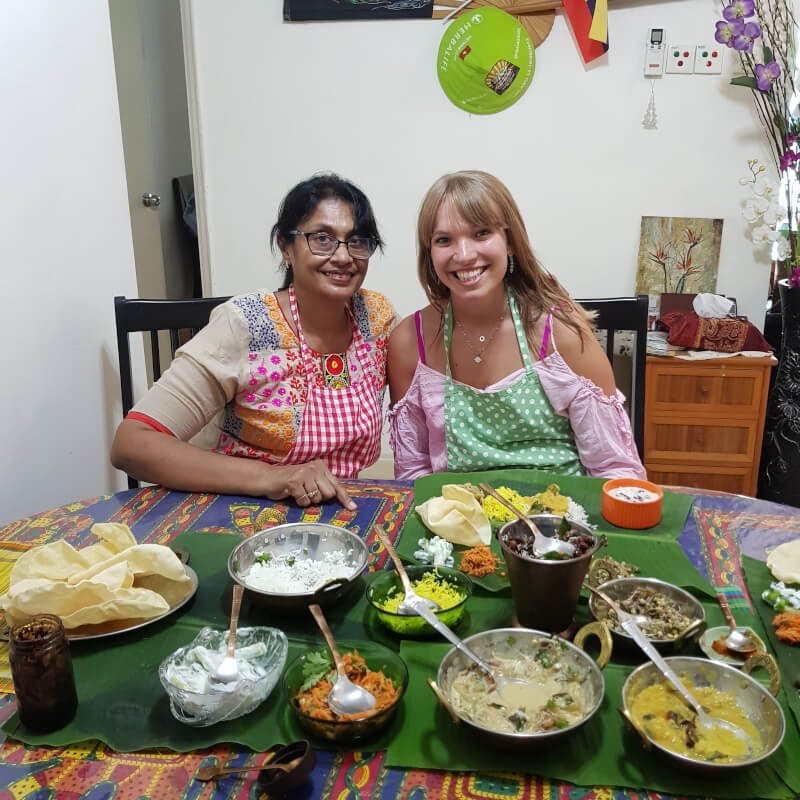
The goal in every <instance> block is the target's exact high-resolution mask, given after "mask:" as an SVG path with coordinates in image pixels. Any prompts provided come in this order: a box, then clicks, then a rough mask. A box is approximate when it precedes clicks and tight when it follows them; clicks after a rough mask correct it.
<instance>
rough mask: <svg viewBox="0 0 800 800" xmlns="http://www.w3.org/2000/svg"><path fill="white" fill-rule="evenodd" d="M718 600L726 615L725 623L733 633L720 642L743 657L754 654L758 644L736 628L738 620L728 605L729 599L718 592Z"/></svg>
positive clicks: (721, 638) (722, 638) (723, 637)
mask: <svg viewBox="0 0 800 800" xmlns="http://www.w3.org/2000/svg"><path fill="white" fill-rule="evenodd" d="M717 600H719V604H720V607H721V608H722V613H723V614H724V615H725V621H726V622H727V623H728V627H729V628H730V629H731V632H730V633H729V634H728V635H727V636H722V637H720V639H719V640H718V641H720V642H722V644H724V645H725V647H727V648H728V650H734V651H735V652H737V653H741V654H742V655H745V654H748V653H754V652H755V651H756V650H757V649H758V647H757V646H756V643H755V642H754V641H753V640H752V639H751V638H750V637H749V636H748V635H747V634H746V633H744V631H742V630H740V629H739V628H738V627H737V626H736V620H735V619H734V618H733V614H732V613H731V607H730V606H729V605H728V598H727V597H725V595H724V594H722V592H717Z"/></svg>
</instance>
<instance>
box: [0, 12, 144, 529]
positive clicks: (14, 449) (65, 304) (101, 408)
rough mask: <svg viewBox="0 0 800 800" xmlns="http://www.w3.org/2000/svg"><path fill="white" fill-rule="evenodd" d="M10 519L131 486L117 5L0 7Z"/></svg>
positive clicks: (4, 492) (5, 480) (0, 455)
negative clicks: (122, 347)
mask: <svg viewBox="0 0 800 800" xmlns="http://www.w3.org/2000/svg"><path fill="white" fill-rule="evenodd" d="M0 108H2V117H3V123H2V125H0V175H2V176H3V178H2V187H3V189H2V192H0V248H1V249H0V253H2V265H1V266H0V275H2V278H1V279H0V280H2V286H1V287H0V296H1V297H2V313H1V314H0V342H2V374H3V379H4V388H3V391H2V392H0V417H2V419H3V425H2V446H0V475H1V476H2V480H0V523H3V522H7V521H9V520H13V519H17V518H19V517H22V516H25V515H29V514H33V513H35V512H37V511H40V510H44V509H48V508H51V507H53V506H56V505H59V504H63V503H67V502H70V501H73V500H77V499H80V498H84V497H91V496H94V495H97V494H99V493H102V492H107V491H113V490H116V489H119V488H122V487H123V482H122V476H121V475H119V473H117V472H116V471H115V470H113V469H112V468H111V466H110V464H109V461H108V451H109V448H110V442H111V436H112V435H113V431H114V429H115V427H116V424H117V423H118V421H119V419H120V416H121V409H120V405H121V404H120V401H119V377H118V372H117V356H116V339H115V333H114V312H113V297H114V295H115V294H127V295H135V294H136V280H135V275H134V266H133V251H132V246H131V232H130V222H129V217H128V204H127V197H126V188H125V175H124V168H123V159H122V140H121V135H120V123H119V109H118V106H117V94H116V86H115V81H114V60H113V55H112V50H111V33H110V29H109V15H108V2H107V0H81V2H80V3H64V2H63V0H4V2H3V3H2V5H1V6H0Z"/></svg>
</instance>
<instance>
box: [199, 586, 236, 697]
mask: <svg viewBox="0 0 800 800" xmlns="http://www.w3.org/2000/svg"><path fill="white" fill-rule="evenodd" d="M242 592H244V586H242V584H241V583H234V585H233V597H232V600H231V624H230V626H229V627H228V648H227V651H226V653H225V657H224V658H223V659H222V661H220V662H219V666H218V667H217V668H216V669H215V670H214V671H213V672H212V673H210V674H209V676H208V686H209V688H210V689H212V690H214V691H218V692H230V691H233V689H234V687H235V685H236V683H237V682H238V681H239V664H238V663H237V662H236V656H235V653H236V628H237V627H238V625H239V609H240V608H241V607H242Z"/></svg>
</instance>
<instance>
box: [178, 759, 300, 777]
mask: <svg viewBox="0 0 800 800" xmlns="http://www.w3.org/2000/svg"><path fill="white" fill-rule="evenodd" d="M304 758H305V756H298V757H297V758H295V759H292V760H291V761H289V762H287V763H286V764H261V765H260V766H247V765H245V766H242V767H217V766H214V765H213V764H210V765H208V766H206V767H200V769H198V770H197V772H195V774H194V777H195V778H196V779H197V780H198V781H213V780H216V779H217V778H220V777H222V776H223V775H235V774H236V773H238V772H261V771H262V770H268V769H279V770H282V771H283V772H291V771H292V770H293V769H294V768H295V767H297V766H298V765H299V764H300V762H301V761H302V760H303V759H304Z"/></svg>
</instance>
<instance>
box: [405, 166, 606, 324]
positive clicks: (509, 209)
mask: <svg viewBox="0 0 800 800" xmlns="http://www.w3.org/2000/svg"><path fill="white" fill-rule="evenodd" d="M445 200H449V201H450V202H451V203H452V205H453V208H454V209H455V210H456V211H457V212H458V213H460V214H461V216H462V217H463V218H464V220H465V221H466V222H467V223H468V224H470V225H474V226H479V225H480V226H486V227H487V228H490V229H493V230H498V229H501V230H504V231H505V232H506V236H507V238H508V243H509V249H510V251H511V252H513V253H514V256H515V261H516V263H515V265H514V271H513V272H512V273H511V274H507V275H506V279H505V280H506V284H507V285H508V286H509V288H510V289H511V291H512V293H513V295H514V298H515V299H516V301H517V304H518V305H519V308H520V311H521V313H522V319H523V322H524V323H525V324H526V328H527V327H528V326H530V325H532V324H533V323H535V322H536V320H537V319H538V318H539V317H540V315H541V314H547V313H549V312H550V310H551V309H554V316H556V317H557V318H558V319H559V320H561V321H562V322H563V323H564V324H565V325H568V326H569V327H570V328H572V329H573V330H574V331H575V332H576V333H577V334H578V335H579V336H582V334H583V333H584V332H588V330H589V324H590V320H591V316H590V315H587V313H586V312H585V311H584V310H583V308H581V306H580V305H578V303H576V302H575V301H574V300H573V299H572V298H571V297H570V296H569V294H567V291H566V289H564V287H563V286H562V285H561V284H560V283H559V282H558V280H557V279H556V278H555V277H553V275H551V274H550V273H549V272H548V271H547V270H545V269H544V267H542V265H541V264H540V263H539V261H538V260H537V258H536V256H535V255H534V254H533V250H532V249H531V245H530V241H529V240H528V233H527V231H526V230H525V223H524V222H523V221H522V215H521V214H520V213H519V208H518V207H517V204H516V203H515V202H514V198H513V197H512V196H511V193H510V192H509V191H508V189H507V188H506V187H505V185H504V184H503V183H502V182H501V181H500V180H498V179H497V178H495V177H494V175H490V174H489V173H488V172H480V171H479V170H465V171H462V172H453V173H450V174H448V175H442V177H441V178H439V179H438V180H437V181H436V182H435V183H434V184H433V186H431V188H430V189H429V190H428V193H427V194H426V195H425V199H424V200H423V201H422V206H421V208H420V212H419V219H418V221H417V271H418V274H419V280H420V283H421V284H422V288H423V289H424V290H425V294H426V295H427V297H428V300H429V302H430V303H431V305H432V306H434V307H435V308H436V309H437V310H439V312H443V311H444V308H445V306H446V305H447V302H448V300H449V298H450V290H449V289H447V287H446V286H445V285H444V284H443V283H442V282H441V281H440V280H439V278H438V277H437V275H436V270H435V269H434V267H433V258H432V256H431V240H432V237H433V229H434V225H435V223H436V214H437V213H438V211H439V208H440V206H441V205H442V203H443V202H444V201H445Z"/></svg>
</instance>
